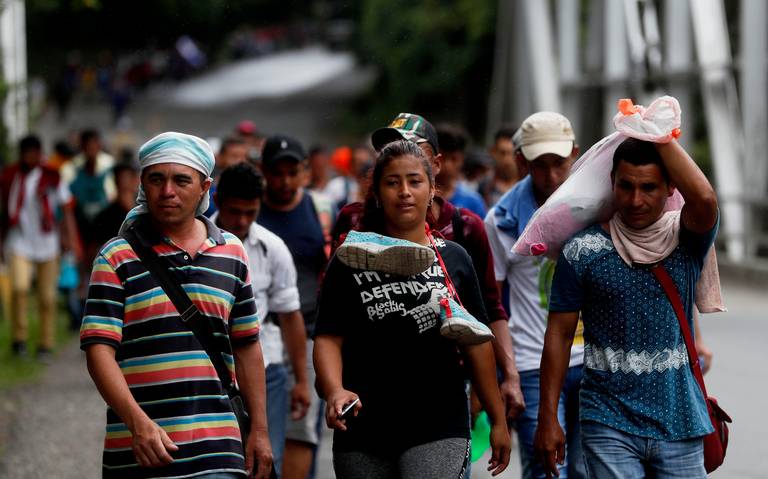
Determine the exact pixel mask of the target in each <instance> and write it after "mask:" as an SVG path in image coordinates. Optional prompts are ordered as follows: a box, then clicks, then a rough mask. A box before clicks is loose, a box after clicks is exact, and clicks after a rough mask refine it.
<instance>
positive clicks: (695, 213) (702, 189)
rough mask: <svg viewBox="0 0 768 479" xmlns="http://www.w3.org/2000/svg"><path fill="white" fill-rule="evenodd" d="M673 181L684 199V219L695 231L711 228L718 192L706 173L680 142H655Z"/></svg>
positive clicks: (714, 216) (713, 221)
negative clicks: (716, 192)
mask: <svg viewBox="0 0 768 479" xmlns="http://www.w3.org/2000/svg"><path fill="white" fill-rule="evenodd" d="M656 149H657V151H658V152H659V155H660V156H661V159H662V160H663V161H664V166H665V168H666V169H667V172H668V173H669V179H670V181H671V182H672V184H673V185H674V186H675V187H676V188H677V190H678V191H680V194H681V195H682V197H683V198H684V199H685V206H684V207H683V220H684V221H686V226H687V227H688V228H689V229H691V230H692V231H695V232H704V231H708V230H709V229H711V228H712V226H713V225H714V223H715V220H716V218H717V195H716V194H715V190H714V188H712V185H711V184H710V183H709V180H707V177H706V176H705V175H704V173H703V172H702V171H701V169H700V168H699V167H698V165H696V162H694V161H693V159H692V158H691V157H690V156H689V155H688V153H687V152H686V151H685V150H684V149H683V147H682V146H680V144H679V143H678V142H677V141H675V140H672V141H671V142H669V143H666V144H657V145H656Z"/></svg>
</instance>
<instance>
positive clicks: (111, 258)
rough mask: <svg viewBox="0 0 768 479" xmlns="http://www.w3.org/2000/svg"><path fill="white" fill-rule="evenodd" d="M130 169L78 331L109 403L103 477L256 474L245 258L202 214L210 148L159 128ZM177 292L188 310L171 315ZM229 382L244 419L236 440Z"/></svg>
mask: <svg viewBox="0 0 768 479" xmlns="http://www.w3.org/2000/svg"><path fill="white" fill-rule="evenodd" d="M139 163H140V165H141V186H140V192H139V198H138V206H137V207H135V208H134V209H133V210H131V211H130V212H129V213H128V215H127V217H126V220H125V222H124V223H123V226H122V227H121V229H120V235H119V236H118V237H117V238H114V239H112V240H110V241H108V242H107V243H106V244H105V245H104V246H102V247H101V249H100V251H99V253H98V254H97V256H96V259H95V260H94V264H93V271H92V273H91V282H90V286H89V291H88V300H87V301H86V305H85V312H84V317H83V324H82V328H81V330H80V344H81V348H82V349H83V350H84V351H85V352H86V358H87V362H88V370H89V372H90V373H91V377H92V378H93V381H94V382H95V383H96V386H97V388H98V389H99V392H100V393H101V395H102V397H103V398H104V400H105V402H106V403H107V404H108V405H109V408H108V410H107V434H106V439H105V441H104V456H103V469H102V474H103V477H105V478H146V477H157V478H164V477H165V478H171V477H192V476H194V477H199V478H203V477H209V476H211V475H215V477H217V478H239V477H242V476H243V474H247V475H248V476H249V477H250V476H251V474H253V477H259V478H266V477H268V475H269V472H270V469H271V465H272V451H271V448H270V444H269V438H268V435H267V425H266V424H267V421H266V412H265V402H264V389H265V386H264V365H263V359H262V353H261V345H260V343H259V341H258V339H259V319H258V317H257V315H256V304H255V302H254V299H253V292H252V291H251V284H250V279H249V275H248V266H247V265H248V260H247V257H246V253H245V251H244V249H243V245H242V243H241V242H240V240H239V239H238V238H237V237H236V236H234V235H232V234H230V233H226V232H224V231H222V230H220V229H219V228H218V227H216V225H214V224H213V223H212V222H211V221H210V220H208V219H207V218H205V217H204V216H202V214H203V212H204V211H205V210H206V209H207V208H208V189H209V188H210V186H211V178H210V175H211V172H212V171H213V166H214V158H213V152H212V151H211V148H210V146H209V145H208V144H207V143H206V142H205V141H203V140H201V139H200V138H197V137H194V136H191V135H185V134H182V133H172V132H169V133H163V134H161V135H158V136H156V137H155V138H153V139H152V140H150V141H149V142H147V143H145V144H144V145H143V146H142V147H141V149H140V150H139ZM150 271H152V272H150ZM162 277H165V278H166V279H167V281H166V280H161V279H159V278H162ZM169 284H170V285H171V286H169ZM174 286H175V288H174ZM179 286H180V288H179ZM181 296H186V297H187V302H190V306H188V307H187V308H186V309H184V310H183V312H181V314H180V308H177V307H176V305H177V304H180V302H181V301H183V300H181V301H180V300H179V299H178V298H179V297H181ZM190 311H191V312H192V313H191V314H190ZM201 331H204V332H205V333H207V334H201ZM217 356H218V357H217ZM233 384H236V385H237V386H239V390H240V397H242V402H243V403H244V404H245V406H246V408H247V409H248V410H249V411H250V437H248V440H247V442H246V443H245V444H243V442H242V441H241V429H240V426H239V425H238V417H237V416H236V415H235V409H236V408H235V407H234V406H235V405H236V404H237V403H236V402H235V401H233V400H231V399H230V395H231V394H232V391H233V390H235V391H236V390H237V386H233ZM234 396H235V395H233V397H234ZM240 418H241V419H244V416H240ZM243 425H247V424H243Z"/></svg>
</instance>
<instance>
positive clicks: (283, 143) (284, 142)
mask: <svg viewBox="0 0 768 479" xmlns="http://www.w3.org/2000/svg"><path fill="white" fill-rule="evenodd" d="M280 148H281V149H283V150H284V149H286V148H288V142H287V141H285V140H283V141H281V142H280Z"/></svg>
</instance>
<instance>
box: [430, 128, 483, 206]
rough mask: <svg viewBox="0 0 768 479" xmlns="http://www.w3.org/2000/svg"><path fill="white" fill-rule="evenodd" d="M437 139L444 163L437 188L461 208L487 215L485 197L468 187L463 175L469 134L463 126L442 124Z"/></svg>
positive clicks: (438, 176) (438, 177)
mask: <svg viewBox="0 0 768 479" xmlns="http://www.w3.org/2000/svg"><path fill="white" fill-rule="evenodd" d="M437 139H438V143H439V144H440V152H441V153H442V155H443V163H442V165H441V167H440V173H439V174H438V175H437V188H438V189H439V190H440V195H441V196H442V197H443V198H446V199H447V200H448V201H450V202H451V203H452V204H453V205H455V206H457V207H459V208H466V209H468V210H469V211H471V212H472V213H474V214H476V215H477V216H479V217H480V218H484V217H485V213H486V209H485V204H484V203H483V198H482V197H481V196H480V195H479V194H478V193H477V192H476V191H473V190H471V189H470V188H467V186H466V185H465V184H464V181H463V179H462V176H461V172H462V168H463V166H464V150H465V149H466V147H467V134H466V132H464V130H462V129H461V128H459V127H457V126H454V125H448V124H442V125H438V127H437Z"/></svg>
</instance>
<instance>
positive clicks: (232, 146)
mask: <svg viewBox="0 0 768 479" xmlns="http://www.w3.org/2000/svg"><path fill="white" fill-rule="evenodd" d="M248 150H249V145H248V143H247V142H246V141H245V140H243V139H242V138H238V137H234V136H231V137H228V138H225V139H224V141H222V142H221V147H220V148H219V152H218V154H217V155H216V168H215V169H214V170H213V171H214V175H213V176H214V179H216V178H218V177H219V175H220V174H221V172H222V171H224V170H226V169H227V168H229V167H230V166H233V165H236V164H238V163H243V162H245V161H248Z"/></svg>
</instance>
